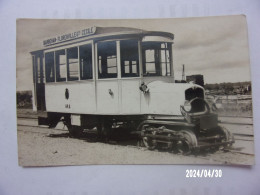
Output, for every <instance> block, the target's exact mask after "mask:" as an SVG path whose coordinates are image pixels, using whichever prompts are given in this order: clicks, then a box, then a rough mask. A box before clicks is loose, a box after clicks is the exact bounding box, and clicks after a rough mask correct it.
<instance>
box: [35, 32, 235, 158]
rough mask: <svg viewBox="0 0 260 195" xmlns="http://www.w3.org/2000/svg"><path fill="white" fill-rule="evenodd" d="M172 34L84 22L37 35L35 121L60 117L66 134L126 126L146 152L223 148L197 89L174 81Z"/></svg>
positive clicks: (223, 136)
mask: <svg viewBox="0 0 260 195" xmlns="http://www.w3.org/2000/svg"><path fill="white" fill-rule="evenodd" d="M173 40H174V35H173V34H172V33H168V32H158V31H146V30H142V29H136V28H125V27H91V28H86V29H82V30H79V31H76V32H72V33H68V34H64V35H59V36H55V37H52V38H48V39H46V40H43V47H42V48H41V49H40V50H37V51H32V52H31V55H32V64H33V66H32V67H33V86H34V88H33V109H34V110H35V111H38V112H39V113H42V112H44V113H46V116H45V117H39V120H38V122H39V124H48V125H49V127H50V128H54V127H55V126H56V125H57V124H58V123H59V122H61V121H62V122H63V123H64V124H65V125H66V126H67V127H68V130H69V133H70V135H71V136H80V135H81V134H82V132H83V130H86V129H93V128H96V129H97V132H98V135H99V136H100V137H102V136H103V137H109V134H110V132H111V130H112V129H113V128H116V127H118V126H120V125H121V126H122V125H123V126H125V127H128V128H130V129H131V130H132V131H133V132H135V133H137V134H138V135H139V136H140V139H141V141H142V143H143V145H144V146H146V147H147V148H149V149H155V148H157V147H164V148H167V149H170V150H173V151H177V152H184V153H189V152H191V151H194V150H198V149H201V148H211V147H219V146H224V147H226V146H228V145H231V144H232V143H233V142H234V138H233V136H232V134H231V133H230V132H229V131H228V130H227V129H225V128H223V127H221V126H219V125H218V116H217V114H216V113H214V112H212V111H211V109H210V106H209V105H208V103H207V102H206V100H205V93H204V89H203V87H201V86H199V85H196V84H192V83H176V82H175V80H174V71H173V57H172V52H173V51H172V46H173Z"/></svg>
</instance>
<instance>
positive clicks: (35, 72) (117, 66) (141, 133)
mask: <svg viewBox="0 0 260 195" xmlns="http://www.w3.org/2000/svg"><path fill="white" fill-rule="evenodd" d="M16 61H17V64H16V67H17V69H16V70H17V72H16V79H17V88H16V94H17V136H18V161H19V165H20V166H59V165H88V164H225V165H253V164H254V132H253V114H252V86H251V78H250V62H249V50H248V34H247V22H246V17H245V16H244V15H237V16H218V17H201V18H183V19H181V18H178V19H132V20H68V19H66V20H58V19H17V59H16Z"/></svg>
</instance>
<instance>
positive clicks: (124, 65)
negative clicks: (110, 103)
mask: <svg viewBox="0 0 260 195" xmlns="http://www.w3.org/2000/svg"><path fill="white" fill-rule="evenodd" d="M139 45H140V44H139V42H138V40H136V39H130V40H121V41H120V66H121V80H120V81H119V86H120V89H121V97H120V98H121V114H125V115H128V114H139V113H140V110H141V105H140V104H141V91H140V89H139V87H140V85H141V79H140V63H139V61H140V59H139V57H140V55H139V50H140V46H139Z"/></svg>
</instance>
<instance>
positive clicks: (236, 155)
mask: <svg viewBox="0 0 260 195" xmlns="http://www.w3.org/2000/svg"><path fill="white" fill-rule="evenodd" d="M28 117H29V118H28ZM220 120H221V121H222V124H221V125H223V126H225V127H226V128H228V129H230V131H232V132H233V133H234V134H235V139H236V142H235V144H234V145H233V147H232V149H231V150H229V151H223V150H220V151H217V152H205V153H201V154H198V155H196V156H195V155H188V156H184V155H180V154H173V153H170V152H167V151H156V150H155V151H150V150H147V149H145V148H143V147H139V146H137V141H136V140H135V139H128V140H127V139H124V140H117V141H110V142H108V143H103V142H97V141H93V140H89V139H87V138H84V137H83V138H70V137H69V134H68V131H67V130H66V128H65V127H64V126H63V125H62V124H59V125H58V126H57V127H56V129H49V128H46V127H38V126H37V120H36V118H35V114H34V113H33V112H32V111H31V110H29V109H19V110H18V131H17V132H18V156H19V165H21V166H57V165H83V164H235V165H238V164H239V165H251V164H254V144H253V143H254V142H253V141H254V137H253V126H252V118H232V117H222V118H220ZM238 122H239V123H240V124H238Z"/></svg>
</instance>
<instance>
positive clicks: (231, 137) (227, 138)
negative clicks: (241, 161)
mask: <svg viewBox="0 0 260 195" xmlns="http://www.w3.org/2000/svg"><path fill="white" fill-rule="evenodd" d="M219 131H220V134H222V135H223V136H224V139H222V140H221V141H223V142H227V141H231V143H230V144H227V145H226V146H228V147H230V146H232V144H233V143H232V142H234V140H235V139H234V135H233V134H232V133H231V132H230V131H229V130H227V129H226V128H225V127H223V126H219Z"/></svg>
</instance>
